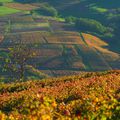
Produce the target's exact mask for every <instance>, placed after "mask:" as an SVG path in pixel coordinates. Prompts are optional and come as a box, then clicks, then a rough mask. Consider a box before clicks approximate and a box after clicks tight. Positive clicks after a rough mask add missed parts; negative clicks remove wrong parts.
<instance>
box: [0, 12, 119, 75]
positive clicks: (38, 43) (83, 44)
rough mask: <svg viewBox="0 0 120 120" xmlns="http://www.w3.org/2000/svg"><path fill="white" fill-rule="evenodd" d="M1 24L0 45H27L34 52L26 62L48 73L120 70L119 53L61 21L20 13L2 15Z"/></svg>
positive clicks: (106, 44) (4, 46) (99, 40)
mask: <svg viewBox="0 0 120 120" xmlns="http://www.w3.org/2000/svg"><path fill="white" fill-rule="evenodd" d="M0 24H1V27H0V31H1V39H0V41H1V44H0V46H1V48H4V49H8V47H11V46H13V45H15V44H26V45H28V46H29V47H30V48H31V49H32V50H33V51H34V52H35V53H36V56H35V57H34V58H33V59H31V60H30V61H29V62H28V64H30V65H32V66H33V67H35V68H36V69H38V70H41V71H43V72H44V73H47V74H48V75H51V76H59V75H60V76H61V75H70V74H79V73H80V71H101V70H111V69H120V54H118V53H115V52H113V51H111V50H109V44H108V43H106V42H105V41H103V40H101V39H100V38H98V37H95V36H92V35H90V34H86V33H81V34H80V33H78V32H76V31H75V30H73V29H74V28H73V29H72V30H71V29H69V27H66V25H67V23H65V22H64V21H63V22H58V21H56V20H51V19H49V18H45V17H43V18H42V17H41V18H37V17H32V16H30V15H24V14H23V13H19V14H13V15H8V17H7V19H6V18H5V17H1V18H0ZM3 38H4V39H3ZM48 71H49V72H48Z"/></svg>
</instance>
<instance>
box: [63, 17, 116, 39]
mask: <svg viewBox="0 0 120 120" xmlns="http://www.w3.org/2000/svg"><path fill="white" fill-rule="evenodd" d="M65 21H66V22H69V23H73V24H74V26H75V27H76V28H77V30H78V31H81V32H91V33H94V34H97V35H98V36H103V37H109V38H111V37H113V32H114V29H112V28H111V27H107V26H104V25H103V24H102V23H101V22H99V21H97V20H94V19H89V18H76V17H72V16H70V17H66V18H65Z"/></svg>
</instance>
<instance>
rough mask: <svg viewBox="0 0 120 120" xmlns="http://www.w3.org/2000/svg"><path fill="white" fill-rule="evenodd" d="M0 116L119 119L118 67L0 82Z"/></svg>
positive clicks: (44, 119) (51, 119) (4, 119)
mask: <svg viewBox="0 0 120 120" xmlns="http://www.w3.org/2000/svg"><path fill="white" fill-rule="evenodd" d="M0 110H1V112H0V118H1V120H7V119H9V120H16V119H18V120H24V119H28V120H31V119H34V120H37V119H38V118H39V119H41V120H57V119H58V120H59V119H60V120H83V119H84V120H92V119H97V120H103V119H104V120H107V119H111V120H119V118H120V71H106V72H101V73H100V72H98V73H92V72H91V73H90V72H89V73H81V74H80V75H76V76H67V77H60V78H49V79H45V80H42V81H28V82H23V83H12V84H1V86H0Z"/></svg>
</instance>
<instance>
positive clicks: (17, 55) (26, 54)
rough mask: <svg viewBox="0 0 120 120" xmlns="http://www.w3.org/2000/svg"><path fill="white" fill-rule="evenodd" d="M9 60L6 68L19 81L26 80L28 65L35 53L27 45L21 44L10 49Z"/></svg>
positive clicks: (6, 62) (6, 61) (6, 60)
mask: <svg viewBox="0 0 120 120" xmlns="http://www.w3.org/2000/svg"><path fill="white" fill-rule="evenodd" d="M8 50H9V53H8V58H7V59H5V68H6V70H7V71H8V72H9V74H10V75H11V76H12V78H15V79H17V80H20V81H22V80H24V78H25V70H26V65H27V62H28V60H29V59H31V58H32V57H33V56H34V55H35V53H34V52H33V51H32V49H31V48H29V47H27V46H26V45H23V44H19V45H14V46H13V47H10V48H8Z"/></svg>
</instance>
